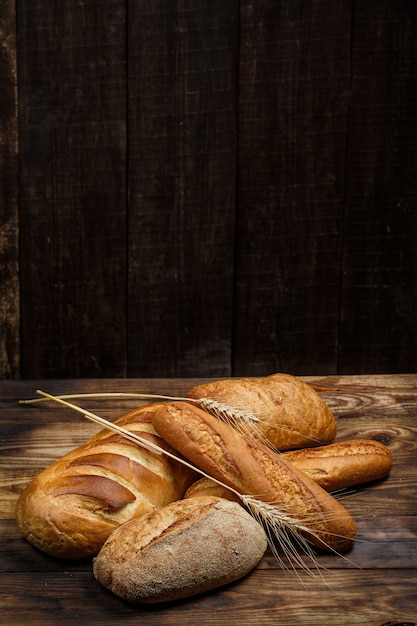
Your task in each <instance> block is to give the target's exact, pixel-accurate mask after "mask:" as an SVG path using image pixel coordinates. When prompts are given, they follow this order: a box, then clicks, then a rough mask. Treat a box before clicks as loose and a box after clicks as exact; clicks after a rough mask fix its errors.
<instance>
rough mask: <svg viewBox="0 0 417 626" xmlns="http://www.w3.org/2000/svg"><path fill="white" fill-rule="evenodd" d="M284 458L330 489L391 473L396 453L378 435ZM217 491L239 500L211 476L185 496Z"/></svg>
mask: <svg viewBox="0 0 417 626" xmlns="http://www.w3.org/2000/svg"><path fill="white" fill-rule="evenodd" d="M281 458H283V459H285V460H286V461H290V462H291V463H292V465H294V466H295V467H297V468H298V469H299V470H301V471H302V472H304V473H305V474H307V476H309V477H310V478H311V479H312V480H314V482H315V483H317V484H318V485H320V486H321V487H323V489H325V490H326V491H337V490H338V489H344V488H346V487H354V486H355V485H360V484H362V483H367V482H371V481H374V480H379V479H381V478H384V477H385V476H387V475H388V474H389V472H390V470H391V467H392V456H391V453H390V451H389V449H388V448H387V447H386V446H384V444H382V443H380V442H379V441H375V439H350V440H347V441H338V442H336V443H331V444H329V445H327V446H320V447H318V448H304V449H302V450H293V451H291V452H283V453H282V454H281ZM201 495H213V496H214V495H215V496H218V497H220V498H227V499H229V500H236V501H239V498H238V496H236V495H235V494H234V493H233V492H232V491H230V489H226V488H225V487H223V486H221V485H219V484H218V483H216V482H214V481H213V480H211V479H210V478H199V479H198V480H196V482H195V483H193V484H192V485H191V486H190V487H189V488H188V489H187V491H186V492H185V494H184V498H192V497H195V496H201Z"/></svg>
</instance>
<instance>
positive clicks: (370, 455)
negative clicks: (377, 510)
mask: <svg viewBox="0 0 417 626" xmlns="http://www.w3.org/2000/svg"><path fill="white" fill-rule="evenodd" d="M282 456H283V458H285V459H286V460H287V461H290V462H291V463H292V464H293V465H295V466H296V467H298V469H300V470H301V471H302V472H304V473H305V474H306V475H307V476H309V477H310V478H312V479H313V480H314V481H315V482H316V483H317V484H318V485H320V486H321V487H323V489H326V491H337V490H339V489H344V488H346V487H354V486H355V485H360V484H362V483H366V482H371V481H374V480H379V479H381V478H384V477H385V476H387V475H388V474H389V472H390V470H391V467H392V456H391V452H390V451H389V449H388V448H387V447H386V446H384V444H382V443H380V442H379V441H376V440H374V439H351V440H347V441H339V442H335V443H332V444H329V445H327V446H321V447H317V448H305V449H303V450H293V451H291V452H283V454H282Z"/></svg>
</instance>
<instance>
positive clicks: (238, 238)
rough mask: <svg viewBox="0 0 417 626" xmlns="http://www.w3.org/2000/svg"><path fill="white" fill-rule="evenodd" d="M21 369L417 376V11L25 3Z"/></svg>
mask: <svg viewBox="0 0 417 626" xmlns="http://www.w3.org/2000/svg"><path fill="white" fill-rule="evenodd" d="M0 30H1V45H0V77H1V78H2V89H1V93H0V105H1V112H2V114H1V122H0V165H1V168H0V191H1V193H0V376H1V377H2V378H6V377H7V378H13V379H17V378H19V377H23V378H53V377H56V378H64V377H69V378H71V377H73V378H82V377H87V378H90V377H122V376H141V377H145V376H157V377H160V376H165V377H171V376H172V377H179V376H228V375H240V376H243V375H264V374H268V373H271V372H274V371H279V370H281V371H290V372H291V373H293V374H299V375H306V374H309V373H310V374H317V373H322V374H330V373H332V374H337V373H344V374H347V373H367V372H368V373H371V374H373V373H376V372H380V373H384V372H385V373H403V372H415V371H416V366H417V362H416V357H415V354H416V347H417V345H416V342H417V339H416V336H417V335H416V333H415V328H416V325H417V313H416V307H415V301H416V289H417V287H416V280H415V276H416V272H417V247H416V246H415V245H414V242H415V240H416V235H417V211H416V210H415V207H416V200H417V198H416V194H417V183H416V181H417V171H416V163H417V158H416V156H417V155H416V150H417V148H416V146H417V136H416V125H415V123H414V117H415V115H414V113H415V111H414V110H415V93H416V90H417V55H416V47H415V41H416V36H417V9H416V3H415V2H413V0H401V1H397V0H380V1H378V2H377V1H376V0H370V1H369V2H366V3H364V2H362V3H359V4H358V3H355V2H354V0H339V2H337V3H335V2H332V1H331V0H316V1H315V2H313V3H306V2H302V0H280V2H273V1H271V0H253V1H252V0H251V1H249V0H228V1H227V2H224V1H223V0H187V2H171V3H167V2H164V1H163V0H153V1H152V2H149V1H147V0H137V1H136V2H127V0H89V1H88V2H85V1H82V0H79V2H75V3H71V4H70V3H66V2H63V1H62V0H56V1H55V2H47V3H45V2H42V1H41V0H19V2H15V1H13V0H3V2H2V3H1V8H0Z"/></svg>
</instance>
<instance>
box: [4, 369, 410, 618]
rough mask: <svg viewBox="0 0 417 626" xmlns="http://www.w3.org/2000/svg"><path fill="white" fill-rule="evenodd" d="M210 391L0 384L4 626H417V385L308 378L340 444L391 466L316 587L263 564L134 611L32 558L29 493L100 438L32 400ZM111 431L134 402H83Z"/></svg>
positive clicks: (75, 419)
mask: <svg viewBox="0 0 417 626" xmlns="http://www.w3.org/2000/svg"><path fill="white" fill-rule="evenodd" d="M204 380H205V379H201V378H200V379H145V380H138V379H121V380H109V379H105V380H103V379H99V380H93V379H90V380H45V381H1V382H0V405H1V412H0V435H1V437H0V440H1V456H0V468H1V469H0V472H1V474H0V478H1V480H0V489H1V491H0V497H1V520H0V529H1V553H0V554H1V556H0V567H1V572H2V577H1V581H2V584H1V588H0V615H1V618H0V621H1V622H2V623H4V624H7V625H10V626H11V625H19V626H22V625H24V624H30V625H31V626H35V625H37V624H39V625H40V624H42V625H43V626H46V625H49V624H54V625H55V624H71V625H73V624H74V623H77V622H79V623H82V624H86V625H88V626H95V625H98V624H100V626H103V625H106V624H123V625H127V624H141V625H151V624H152V625H159V624H160V625H164V626H165V625H171V626H174V625H175V626H177V625H188V624H189V625H193V626H195V625H198V626H204V625H207V624H225V625H226V624H227V625H232V624H233V625H234V624H236V625H237V624H239V625H240V624H256V625H258V624H261V625H262V624H274V625H277V624H278V625H281V624H283V625H284V624H291V625H296V626H298V625H303V624H314V625H319V624H326V626H333V625H337V624H349V625H353V624H361V625H365V624H366V626H380V625H382V624H385V623H387V622H391V623H400V622H401V623H403V622H411V623H414V622H417V486H416V481H417V460H416V459H417V438H416V431H417V375H396V376H389V375H385V376H381V375H379V376H331V377H308V378H305V379H304V380H306V381H307V382H309V383H310V384H312V385H313V386H314V387H315V388H316V389H317V391H318V392H319V393H320V394H321V395H322V396H323V398H324V399H325V401H326V402H327V403H328V404H329V406H330V407H331V409H332V410H333V412H334V414H335V416H336V418H337V423H338V434H337V440H343V439H348V438H362V437H365V438H375V439H378V440H380V441H382V442H383V443H385V444H386V445H387V446H389V448H390V450H391V453H392V455H393V468H392V471H391V474H390V476H389V477H388V478H387V479H385V480H382V481H380V482H377V483H374V484H370V485H365V486H361V487H359V488H356V489H355V490H354V491H353V492H352V493H350V494H349V495H348V496H347V497H346V498H345V499H344V504H345V506H346V508H348V510H349V511H350V513H351V514H352V515H353V517H354V518H355V520H356V523H357V527H358V538H357V541H356V542H355V546H354V548H353V550H352V551H351V552H350V553H349V555H348V558H341V557H338V556H335V555H319V557H318V558H319V563H320V565H321V566H322V567H323V568H326V569H323V578H324V580H323V581H319V580H317V579H316V578H313V577H311V576H309V575H308V573H306V572H304V571H297V572H289V571H284V570H282V569H281V568H280V567H279V565H278V563H277V562H276V561H275V559H274V558H273V556H272V555H271V554H270V553H269V552H268V553H267V554H266V555H265V557H264V558H263V560H262V561H261V563H260V564H259V566H258V567H257V568H256V569H255V570H254V571H252V572H251V573H250V574H249V575H248V576H247V577H245V578H244V579H242V580H240V581H238V582H236V583H234V584H231V585H229V586H227V587H225V588H222V589H218V590H216V591H213V592H210V593H207V594H204V595H201V596H198V597H197V596H196V597H194V598H190V599H188V600H186V601H183V602H178V603H174V604H169V605H164V604H161V605H158V606H153V607H138V606H136V607H135V606H132V605H129V604H127V603H125V602H122V601H121V600H119V599H118V598H117V597H116V596H114V595H112V594H111V593H110V592H108V591H106V590H105V589H104V588H102V587H101V585H100V584H99V583H98V582H97V581H95V579H94V577H93V575H92V569H91V562H86V561H84V562H67V561H60V560H57V559H54V558H51V557H48V556H47V555H45V554H42V553H41V552H39V551H37V550H36V549H35V548H33V547H32V546H30V545H29V544H28V543H27V542H26V541H25V540H24V539H23V538H22V536H21V534H20V531H19V529H18V527H17V525H16V523H15V521H14V507H15V502H16V500H17V498H18V496H19V494H20V492H21V491H22V490H23V488H24V487H25V485H26V484H27V483H28V482H29V481H30V480H31V479H32V477H34V476H35V475H36V474H37V473H39V472H40V471H41V470H42V469H43V468H45V467H46V466H47V465H49V464H50V463H52V462H53V461H54V460H55V459H57V458H58V457H60V456H62V455H63V454H64V453H65V452H67V451H69V450H70V449H72V448H74V447H76V446H78V445H80V444H81V443H83V442H84V441H85V440H86V439H87V438H88V437H89V436H90V435H91V434H93V433H94V432H96V431H97V430H98V427H97V426H96V425H95V424H93V423H91V422H87V421H86V420H84V418H83V417H82V416H81V415H80V414H79V413H76V412H74V411H72V410H71V409H67V408H66V407H61V406H59V405H56V404H54V403H52V404H51V403H48V404H39V405H36V406H34V405H32V406H24V405H21V404H20V405H19V404H18V400H19V399H27V398H32V397H35V395H36V394H35V391H36V389H42V390H44V391H47V392H49V393H52V394H64V393H87V392H102V391H119V392H120V391H123V392H132V391H134V392H143V393H162V394H168V395H180V396H184V395H185V394H186V393H187V391H188V390H189V389H190V388H191V387H193V386H194V385H196V384H198V383H201V382H203V381H204ZM77 402H78V403H79V404H82V406H83V407H85V408H88V409H90V410H91V411H94V412H96V413H98V414H100V415H102V416H103V417H107V418H111V419H115V418H117V417H119V416H120V415H122V414H123V413H125V412H126V411H127V410H128V409H131V408H134V407H135V406H138V405H139V404H140V402H139V401H138V400H132V399H123V400H121V399H118V400H92V399H89V400H86V399H84V400H82V401H80V400H78V401H77Z"/></svg>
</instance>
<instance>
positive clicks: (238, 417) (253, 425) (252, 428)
mask: <svg viewBox="0 0 417 626" xmlns="http://www.w3.org/2000/svg"><path fill="white" fill-rule="evenodd" d="M54 397H55V398H61V399H63V400H74V399H79V398H104V399H106V398H138V399H141V400H169V401H180V402H189V403H194V404H196V405H198V406H200V407H201V408H202V409H204V410H205V411H207V413H210V414H211V415H214V417H217V418H218V419H220V420H222V421H223V422H225V423H226V424H228V425H229V426H232V427H233V428H234V429H235V430H238V431H239V432H240V434H241V435H242V436H243V437H245V438H246V439H250V440H252V441H255V442H257V443H262V444H263V445H264V446H266V447H267V448H269V449H273V450H275V448H274V446H273V445H272V443H271V441H270V439H269V438H268V437H267V436H266V435H265V434H264V432H263V430H262V427H261V426H262V423H264V424H267V426H268V428H275V429H279V430H284V431H285V430H286V427H285V426H282V425H279V424H273V423H271V422H267V421H266V420H262V419H261V418H259V417H258V416H256V415H255V414H254V413H253V412H252V411H246V410H245V409H241V408H239V407H236V406H231V405H229V404H225V403H222V402H219V401H218V400H213V399H212V398H204V397H203V398H186V397H181V396H168V395H164V394H150V393H134V392H129V393H127V392H123V391H111V392H96V393H80V394H66V395H59V396H54ZM47 400H49V398H47V397H42V398H32V399H30V400H19V404H37V403H40V402H45V401H47ZM292 431H293V432H294V433H296V431H295V430H294V429H292ZM304 436H305V435H304ZM308 439H310V441H311V442H312V443H316V444H319V443H320V441H318V440H317V439H314V438H313V437H308Z"/></svg>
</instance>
